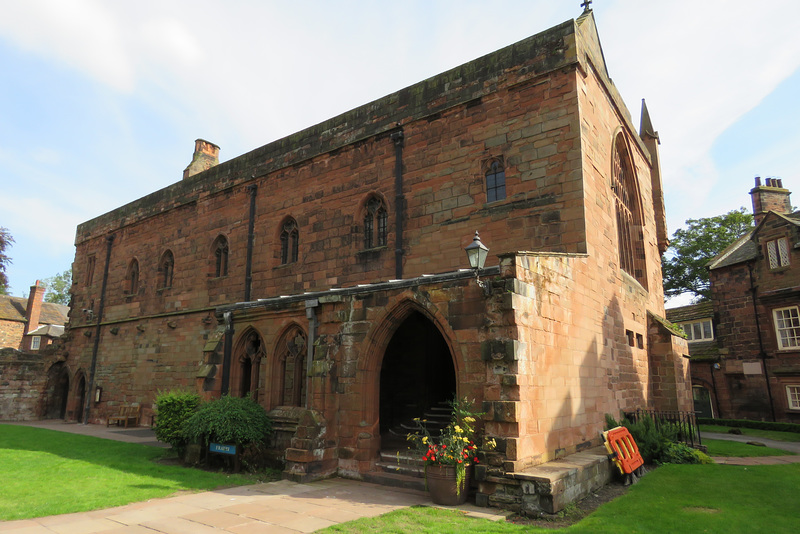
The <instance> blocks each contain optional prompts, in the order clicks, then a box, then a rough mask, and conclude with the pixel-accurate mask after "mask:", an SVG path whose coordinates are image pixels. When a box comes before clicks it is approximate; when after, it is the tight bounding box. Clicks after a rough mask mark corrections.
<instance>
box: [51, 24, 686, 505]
mask: <svg viewBox="0 0 800 534" xmlns="http://www.w3.org/2000/svg"><path fill="white" fill-rule="evenodd" d="M658 143H659V140H658V135H657V133H656V132H655V131H654V129H653V127H652V125H651V123H650V117H649V114H648V112H647V109H646V108H645V107H644V105H643V106H642V121H641V125H640V128H639V131H637V129H636V128H635V127H634V125H633V123H632V120H631V117H630V113H629V112H628V110H627V108H626V106H625V104H624V102H623V100H622V99H621V97H620V96H619V94H618V92H617V89H616V88H615V87H614V85H613V83H612V82H611V79H610V77H609V75H608V71H607V68H606V64H605V60H604V57H603V54H602V49H601V47H600V42H599V39H598V35H597V30H596V27H595V21H594V17H593V15H592V14H591V12H590V11H589V12H587V13H585V14H584V15H583V16H581V17H580V18H578V19H577V20H570V21H567V22H565V23H563V24H560V25H558V26H556V27H554V28H551V29H549V30H547V31H545V32H542V33H540V34H537V35H534V36H533V37H530V38H528V39H525V40H523V41H520V42H518V43H516V44H513V45H511V46H508V47H506V48H504V49H501V50H498V51H497V52H494V53H492V54H489V55H487V56H484V57H482V58H479V59H477V60H475V61H472V62H470V63H467V64H465V65H462V66H460V67H456V68H454V69H452V70H450V71H447V72H445V73H442V74H440V75H437V76H434V77H432V78H429V79H427V80H424V81H422V82H420V83H418V84H415V85H413V86H410V87H407V88H405V89H401V90H399V91H397V92H396V93H393V94H390V95H388V96H386V97H384V98H381V99H379V100H377V101H375V102H371V103H369V104H365V105H363V106H361V107H359V108H356V109H354V110H352V111H350V112H347V113H345V114H342V115H340V116H338V117H335V118H332V119H330V120H328V121H325V122H323V123H320V124H318V125H316V126H312V127H310V128H308V129H306V130H303V131H300V132H298V133H296V134H293V135H291V136H289V137H286V138H284V139H280V140H277V141H274V142H272V143H269V144H267V145H265V146H263V147H260V148H257V149H255V150H253V151H252V152H249V153H247V154H244V155H242V156H239V157H236V158H234V159H232V160H230V161H227V162H225V163H221V164H218V163H217V162H218V152H219V147H217V146H216V145H214V144H212V143H209V142H207V141H203V140H198V141H197V142H196V146H195V156H194V158H193V162H192V164H191V165H190V166H189V167H188V168H187V169H186V171H185V173H184V178H183V180H182V181H180V182H178V183H175V184H173V185H171V186H169V187H166V188H164V189H162V190H160V191H157V192H155V193H152V194H150V195H148V196H146V197H143V198H141V199H139V200H136V201H134V202H132V203H130V204H128V205H125V206H122V207H120V208H117V209H115V210H113V211H111V212H108V213H106V214H103V215H100V216H99V217H97V218H95V219H93V220H91V221H87V222H85V223H83V224H81V225H80V226H79V227H78V230H77V235H76V240H75V245H76V257H75V262H74V264H73V273H74V277H73V279H74V285H73V299H74V306H73V311H72V314H71V316H70V325H69V331H68V337H69V339H68V342H67V353H68V356H67V359H66V362H65V363H66V366H67V368H68V369H69V376H70V384H71V385H70V399H69V401H68V403H67V411H66V417H67V419H76V418H77V419H80V418H81V417H85V418H87V419H88V420H89V421H92V422H102V421H103V420H104V419H105V418H106V417H107V416H108V415H109V414H111V413H114V412H116V411H117V410H118V406H119V405H120V404H123V403H139V404H141V405H142V406H143V411H144V421H148V419H149V418H148V416H149V415H150V414H151V413H152V403H153V400H154V397H155V395H156V393H157V392H158V391H159V390H167V389H172V388H189V389H196V390H197V391H200V392H202V393H203V394H205V395H207V396H208V397H215V396H218V395H220V394H224V393H229V394H232V395H246V394H250V395H252V396H253V397H254V398H256V399H257V400H258V402H260V403H261V404H262V405H263V406H264V407H265V408H266V409H267V410H270V411H271V412H272V414H273V416H274V417H277V418H281V421H282V425H283V428H290V429H291V431H290V432H289V434H290V435H288V436H287V438H286V441H285V446H286V451H285V460H286V465H287V467H286V473H287V476H293V477H295V478H299V479H310V478H314V477H320V476H326V475H330V474H337V473H338V474H340V475H346V476H354V477H362V476H364V475H365V474H366V473H369V472H370V471H371V470H372V469H374V468H375V465H376V463H377V460H378V455H379V453H380V451H381V449H382V448H385V447H388V446H397V443H396V439H395V437H394V436H395V434H393V433H392V430H393V429H395V428H397V427H399V426H400V425H402V424H403V423H405V422H408V421H410V420H411V419H412V418H413V417H416V416H420V415H422V414H424V413H425V412H426V410H429V409H431V408H432V407H434V406H436V405H437V404H439V403H441V402H443V401H446V400H448V399H451V398H452V397H453V396H454V395H458V396H462V397H464V396H465V397H468V398H470V399H474V400H475V401H476V402H477V404H478V406H480V407H482V408H483V409H484V411H486V415H485V420H484V423H483V426H484V430H485V432H486V433H487V434H488V435H489V436H493V437H495V438H496V440H497V442H498V444H499V447H498V454H497V456H496V457H495V458H494V460H493V464H492V469H493V470H494V471H493V472H494V473H495V474H498V475H503V474H511V473H514V472H521V471H523V470H525V469H527V468H529V467H531V466H534V465H537V464H540V463H542V462H545V461H548V460H550V459H553V458H557V457H562V456H564V455H566V454H569V453H572V452H575V451H580V450H584V449H586V448H588V447H591V446H593V445H597V444H599V443H600V441H601V438H600V432H601V431H602V430H603V426H604V415H605V414H606V413H612V414H615V415H618V414H619V412H620V411H621V410H633V409H636V408H655V409H670V410H689V409H691V397H690V391H689V379H688V364H687V360H686V359H685V358H682V357H681V355H682V354H684V353H686V352H687V349H686V343H685V341H684V340H683V339H682V338H681V337H680V336H675V335H673V333H672V331H671V330H670V329H669V328H668V326H667V325H666V324H665V322H664V320H663V319H662V317H663V316H664V305H663V289H662V282H661V264H660V255H661V252H662V251H663V250H664V248H665V247H666V243H667V237H666V227H665V216H664V205H663V197H662V188H661V176H660V170H659V161H658ZM476 230H477V231H479V232H480V239H481V241H482V242H483V243H485V244H486V245H487V246H488V247H489V248H490V253H489V260H488V261H487V265H486V267H485V268H484V269H482V270H480V271H478V272H477V273H476V272H475V271H473V270H472V269H469V268H466V267H467V263H466V256H465V254H464V248H465V247H466V246H467V245H469V244H470V243H471V242H472V240H473V238H474V236H475V233H476ZM476 274H477V275H478V276H479V278H476ZM78 310H83V311H78ZM97 388H101V389H102V395H100V396H98V395H97V394H96V390H97ZM87 409H88V411H85V410H87ZM517 484H518V483H517ZM500 486H502V484H500V483H497V484H495V483H489V482H485V483H484V484H483V486H482V487H481V488H480V490H479V491H480V493H481V494H482V495H483V496H484V498H485V499H484V501H486V500H488V502H492V496H493V495H494V494H495V493H496V492H499V491H500V489H499V488H500Z"/></svg>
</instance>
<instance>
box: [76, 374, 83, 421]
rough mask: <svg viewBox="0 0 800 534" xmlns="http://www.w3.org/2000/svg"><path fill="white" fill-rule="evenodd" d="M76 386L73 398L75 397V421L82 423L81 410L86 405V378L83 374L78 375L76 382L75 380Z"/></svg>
mask: <svg viewBox="0 0 800 534" xmlns="http://www.w3.org/2000/svg"><path fill="white" fill-rule="evenodd" d="M76 382H77V385H76V386H75V391H74V396H75V402H76V404H75V409H74V412H75V421H77V422H79V423H83V409H84V406H85V405H86V377H85V376H84V375H83V373H81V374H80V377H79V378H78V380H76Z"/></svg>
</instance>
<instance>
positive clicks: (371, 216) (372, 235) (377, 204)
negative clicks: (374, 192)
mask: <svg viewBox="0 0 800 534" xmlns="http://www.w3.org/2000/svg"><path fill="white" fill-rule="evenodd" d="M388 221H389V214H388V212H387V211H386V206H384V204H383V201H382V200H381V199H379V198H378V197H376V196H373V197H371V198H370V199H369V201H368V202H367V205H366V209H365V211H364V248H374V247H385V246H386V231H387V230H386V229H387V226H388V224H387V223H388Z"/></svg>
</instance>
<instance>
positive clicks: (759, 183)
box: [756, 176, 761, 187]
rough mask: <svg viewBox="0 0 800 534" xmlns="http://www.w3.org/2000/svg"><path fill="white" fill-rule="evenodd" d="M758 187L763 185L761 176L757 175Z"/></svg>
mask: <svg viewBox="0 0 800 534" xmlns="http://www.w3.org/2000/svg"><path fill="white" fill-rule="evenodd" d="M756 187H761V177H760V176H756Z"/></svg>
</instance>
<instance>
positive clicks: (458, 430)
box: [453, 425, 461, 434]
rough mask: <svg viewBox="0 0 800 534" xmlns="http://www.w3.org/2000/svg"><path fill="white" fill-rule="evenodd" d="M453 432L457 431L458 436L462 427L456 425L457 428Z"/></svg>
mask: <svg viewBox="0 0 800 534" xmlns="http://www.w3.org/2000/svg"><path fill="white" fill-rule="evenodd" d="M453 430H455V431H456V434H461V427H460V426H458V425H456V426H455V427H453Z"/></svg>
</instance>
